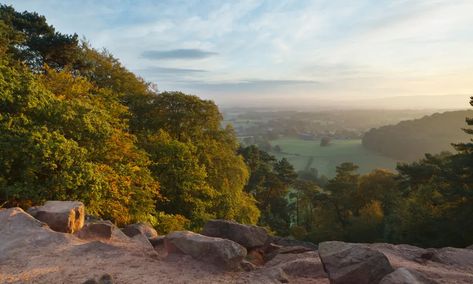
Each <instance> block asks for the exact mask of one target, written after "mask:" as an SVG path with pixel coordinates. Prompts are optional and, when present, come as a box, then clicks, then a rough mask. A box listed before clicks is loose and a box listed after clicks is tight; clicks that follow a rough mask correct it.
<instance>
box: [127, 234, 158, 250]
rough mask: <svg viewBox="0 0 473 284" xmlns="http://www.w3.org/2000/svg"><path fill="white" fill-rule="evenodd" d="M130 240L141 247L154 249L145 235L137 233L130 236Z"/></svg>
mask: <svg viewBox="0 0 473 284" xmlns="http://www.w3.org/2000/svg"><path fill="white" fill-rule="evenodd" d="M131 240H132V241H134V242H135V243H137V244H138V245H140V246H142V247H143V248H146V249H149V250H154V247H153V245H152V244H151V243H150V241H149V240H148V238H146V236H144V235H141V234H138V235H136V236H134V237H132V238H131Z"/></svg>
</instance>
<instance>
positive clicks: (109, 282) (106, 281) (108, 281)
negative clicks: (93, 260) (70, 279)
mask: <svg viewBox="0 0 473 284" xmlns="http://www.w3.org/2000/svg"><path fill="white" fill-rule="evenodd" d="M82 284H113V278H112V276H111V275H110V274H107V273H105V274H104V275H102V277H100V279H99V281H97V280H95V279H94V278H91V279H88V280H86V281H85V282H83V283H82Z"/></svg>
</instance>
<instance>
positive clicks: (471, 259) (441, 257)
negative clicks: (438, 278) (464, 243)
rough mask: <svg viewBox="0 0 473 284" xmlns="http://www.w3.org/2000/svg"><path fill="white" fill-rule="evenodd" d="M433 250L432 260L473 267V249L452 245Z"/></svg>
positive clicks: (456, 265)
mask: <svg viewBox="0 0 473 284" xmlns="http://www.w3.org/2000/svg"><path fill="white" fill-rule="evenodd" d="M432 250H434V251H435V253H434V256H433V257H432V261H435V262H437V263H441V264H445V265H450V266H455V267H462V268H473V250H470V249H460V248H452V247H445V248H440V249H432ZM472 271H473V270H472Z"/></svg>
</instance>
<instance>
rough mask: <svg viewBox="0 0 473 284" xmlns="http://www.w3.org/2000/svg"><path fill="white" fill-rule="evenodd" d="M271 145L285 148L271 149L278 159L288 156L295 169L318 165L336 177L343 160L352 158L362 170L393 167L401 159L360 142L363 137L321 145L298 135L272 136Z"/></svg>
mask: <svg viewBox="0 0 473 284" xmlns="http://www.w3.org/2000/svg"><path fill="white" fill-rule="evenodd" d="M271 145H272V146H273V148H274V146H276V145H279V147H281V150H282V152H281V153H276V152H274V151H272V152H271V154H272V155H274V156H276V157H277V158H278V159H281V158H283V157H285V158H286V159H288V160H289V162H290V163H291V164H293V165H294V167H295V168H296V170H303V169H306V168H316V169H317V170H318V171H319V174H323V175H326V176H328V177H333V176H334V175H335V167H336V166H337V165H339V164H341V163H343V162H353V163H355V164H357V165H358V166H360V169H359V172H360V173H367V172H370V171H371V170H373V169H375V168H384V169H390V170H394V169H395V167H396V163H397V162H398V161H396V160H394V159H391V158H388V157H385V156H382V155H379V154H376V153H373V152H371V151H369V150H367V149H365V148H363V146H362V145H361V140H359V139H353V140H332V141H331V144H330V145H329V146H325V147H322V146H320V141H319V140H314V141H309V140H302V139H298V138H280V139H277V140H272V141H271Z"/></svg>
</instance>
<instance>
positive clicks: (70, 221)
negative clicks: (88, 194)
mask: <svg viewBox="0 0 473 284" xmlns="http://www.w3.org/2000/svg"><path fill="white" fill-rule="evenodd" d="M28 213H29V214H30V215H31V216H33V217H35V218H36V219H38V220H40V221H42V222H44V223H46V224H48V226H49V227H50V228H51V229H53V230H54V231H57V232H62V233H74V232H77V231H79V230H80V229H81V228H82V226H84V216H85V214H84V204H83V203H82V202H79V201H47V202H46V203H45V204H44V205H43V206H36V207H32V208H30V209H28Z"/></svg>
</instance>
